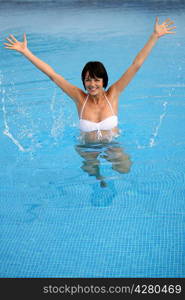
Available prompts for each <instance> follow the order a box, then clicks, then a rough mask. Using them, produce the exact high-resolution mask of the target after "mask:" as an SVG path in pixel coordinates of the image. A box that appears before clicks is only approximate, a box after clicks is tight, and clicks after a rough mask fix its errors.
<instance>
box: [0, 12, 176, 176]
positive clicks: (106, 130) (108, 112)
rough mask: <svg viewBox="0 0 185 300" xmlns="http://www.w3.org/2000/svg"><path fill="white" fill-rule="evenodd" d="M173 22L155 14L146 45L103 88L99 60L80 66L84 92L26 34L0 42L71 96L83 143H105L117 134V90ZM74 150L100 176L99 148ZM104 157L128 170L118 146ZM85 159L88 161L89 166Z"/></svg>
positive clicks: (119, 168)
mask: <svg viewBox="0 0 185 300" xmlns="http://www.w3.org/2000/svg"><path fill="white" fill-rule="evenodd" d="M173 23H174V22H173V21H171V20H170V19H169V18H168V19H166V21H164V22H163V23H162V24H159V19H158V17H156V22H155V26H154V31H153V33H152V35H151V36H150V38H149V40H148V42H147V43H146V45H145V46H144V47H143V49H142V50H141V51H140V52H139V54H138V55H137V56H136V58H135V59H134V61H133V63H132V64H131V65H130V67H129V68H128V69H127V70H126V72H125V73H124V74H123V75H122V76H121V77H120V78H119V79H118V80H117V81H116V82H115V83H114V84H112V85H111V86H110V87H109V88H108V89H107V90H105V89H106V87H107V84H108V75H107V72H106V70H105V68H104V66H103V64H102V63H100V62H89V63H87V64H86V66H85V67H84V69H83V71H82V81H83V85H84V88H85V90H86V92H84V91H83V90H81V89H80V88H78V87H76V86H74V85H72V84H71V83H70V82H68V81H67V80H65V79H64V77H62V76H61V75H59V74H57V73H56V72H55V71H54V70H53V69H52V68H51V67H50V66H49V65H48V64H46V63H45V62H43V61H42V60H40V59H39V58H38V57H36V56H35V55H34V54H33V53H31V51H30V50H29V49H28V47H27V40H26V34H24V40H23V42H19V41H17V40H16V38H15V37H14V36H13V35H10V36H9V37H8V38H7V41H8V43H4V45H5V48H7V49H10V50H16V51H18V52H20V53H22V54H23V55H24V56H25V57H26V58H27V59H28V60H30V61H31V62H32V63H33V64H34V65H35V66H36V67H37V68H38V69H40V70H41V71H42V72H44V73H45V74H46V75H47V76H48V77H49V78H50V79H51V80H52V81H54V82H55V83H56V84H57V85H58V86H59V87H60V88H61V89H62V90H63V91H64V92H65V93H66V94H67V95H68V96H69V97H70V98H71V99H73V101H74V102H75V104H76V107H77V110H78V114H79V119H80V129H81V131H82V133H83V140H84V141H85V143H96V142H97V141H98V142H102V143H104V142H105V143H106V142H110V141H112V139H113V137H115V136H117V134H118V127H117V125H118V117H117V114H118V99H119V96H120V93H121V92H122V91H123V90H124V89H125V87H126V86H127V85H128V84H129V82H130V81H131V80H132V78H133V77H134V75H135V74H136V72H137V71H138V70H139V68H140V67H141V66H142V64H143V63H144V61H145V59H146V58H147V56H148V55H149V53H150V52H151V50H152V48H153V47H154V45H155V44H156V42H157V41H158V39H159V38H160V37H161V36H163V35H166V34H172V33H174V31H172V30H173V29H174V28H176V27H175V26H174V27H171V26H170V25H172V24H173ZM76 150H77V151H78V153H79V154H80V155H81V156H82V157H83V158H84V159H85V163H84V166H83V169H84V171H87V172H88V173H89V174H90V175H94V176H96V178H97V179H101V175H100V174H99V166H98V165H99V161H98V160H97V157H98V155H99V154H100V152H99V151H94V152H86V151H82V149H81V148H80V147H77V148H76ZM89 156H90V159H89ZM105 158H106V159H107V160H108V161H111V162H112V164H113V168H114V169H115V170H117V171H118V172H120V173H125V172H128V170H129V164H126V165H127V167H126V166H125V154H124V153H123V151H122V150H121V149H120V147H114V146H112V147H109V149H108V150H107V151H106V155H105ZM127 160H128V157H127ZM92 161H95V163H94V165H95V168H94V167H92ZM89 162H91V163H90V166H89Z"/></svg>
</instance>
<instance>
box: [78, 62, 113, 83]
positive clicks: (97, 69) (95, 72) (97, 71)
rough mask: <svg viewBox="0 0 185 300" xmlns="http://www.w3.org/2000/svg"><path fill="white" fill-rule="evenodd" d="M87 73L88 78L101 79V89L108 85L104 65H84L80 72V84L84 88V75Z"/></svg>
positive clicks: (90, 63)
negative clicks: (81, 83)
mask: <svg viewBox="0 0 185 300" xmlns="http://www.w3.org/2000/svg"><path fill="white" fill-rule="evenodd" d="M87 72H89V76H90V77H91V78H102V79H103V87H104V88H106V87H107V85H108V75H107V71H106V69H105V67H104V65H103V64H102V63H101V62H99V61H89V62H88V63H86V65H85V66H84V68H83V70H82V74H81V77H82V82H83V85H84V88H85V75H86V73H87Z"/></svg>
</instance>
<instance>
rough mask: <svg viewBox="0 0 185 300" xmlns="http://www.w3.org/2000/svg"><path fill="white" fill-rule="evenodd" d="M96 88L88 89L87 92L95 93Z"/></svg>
mask: <svg viewBox="0 0 185 300" xmlns="http://www.w3.org/2000/svg"><path fill="white" fill-rule="evenodd" d="M97 89H98V88H88V90H89V91H91V92H93V91H96V90H97Z"/></svg>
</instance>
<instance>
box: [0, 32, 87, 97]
mask: <svg viewBox="0 0 185 300" xmlns="http://www.w3.org/2000/svg"><path fill="white" fill-rule="evenodd" d="M6 40H7V41H8V43H4V45H5V48H7V49H10V50H16V51H18V52H20V53H21V54H23V55H24V56H25V57H26V58H27V59H28V60H29V61H30V62H31V63H32V64H33V65H35V66H36V67H37V68H38V69H39V70H41V71H42V72H43V73H45V74H46V75H47V76H48V77H49V78H50V79H51V80H52V81H54V82H55V83H56V84H57V85H58V86H59V87H60V88H61V89H62V90H63V91H64V92H65V93H66V94H68V95H69V97H71V98H72V99H73V100H75V101H78V99H79V96H80V94H81V93H82V91H81V90H80V89H79V88H78V87H76V86H74V85H72V84H71V83H70V82H68V81H67V80H66V79H64V78H63V77H62V76H61V75H59V74H57V73H56V72H55V71H54V70H53V69H52V68H51V67H50V66H49V65H48V64H46V63H45V62H44V61H42V60H41V59H39V58H38V57H36V56H35V55H34V54H33V53H32V52H31V51H30V50H29V49H28V47H27V39H26V34H24V39H23V42H19V41H18V40H17V39H16V38H15V37H14V36H13V35H10V36H9V37H8V38H6Z"/></svg>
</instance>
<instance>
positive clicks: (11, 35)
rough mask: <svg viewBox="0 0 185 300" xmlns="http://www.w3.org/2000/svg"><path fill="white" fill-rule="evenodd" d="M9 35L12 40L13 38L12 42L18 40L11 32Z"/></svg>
mask: <svg viewBox="0 0 185 300" xmlns="http://www.w3.org/2000/svg"><path fill="white" fill-rule="evenodd" d="M10 37H11V38H12V40H14V42H18V40H16V38H15V37H14V36H13V34H10Z"/></svg>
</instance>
